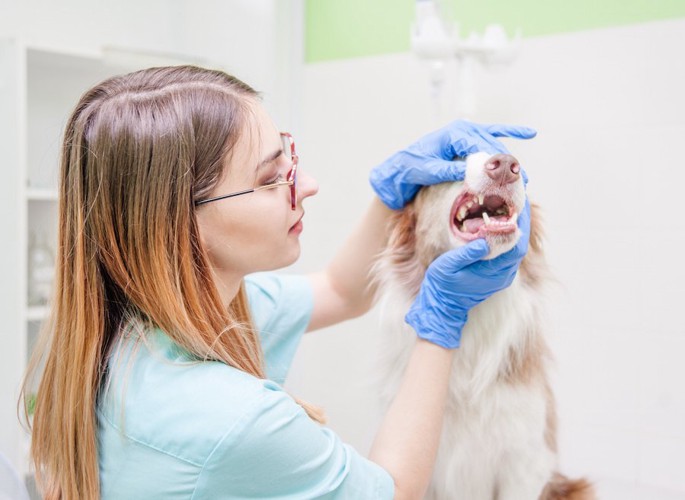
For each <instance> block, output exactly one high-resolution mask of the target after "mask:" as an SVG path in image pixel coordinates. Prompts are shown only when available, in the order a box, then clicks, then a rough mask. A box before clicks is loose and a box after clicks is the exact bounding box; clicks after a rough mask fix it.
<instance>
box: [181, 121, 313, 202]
mask: <svg viewBox="0 0 685 500" xmlns="http://www.w3.org/2000/svg"><path fill="white" fill-rule="evenodd" d="M281 138H282V139H285V140H286V141H287V142H288V143H289V144H290V158H291V161H292V164H293V165H292V167H291V169H290V172H288V180H285V181H280V182H274V183H273V184H267V185H266V186H258V187H256V188H252V189H244V190H242V191H237V192H235V193H229V194H223V195H221V196H215V197H214V198H208V199H206V200H201V201H196V202H195V206H196V207H197V206H200V205H204V204H205V203H211V202H213V201H219V200H225V199H226V198H233V197H235V196H240V195H243V194H249V193H255V192H257V191H265V190H267V189H274V188H277V187H281V186H290V208H291V209H292V210H296V209H297V164H298V163H299V160H300V158H299V156H297V153H296V152H295V141H294V140H293V136H292V135H290V134H289V133H288V132H281ZM284 146H285V142H284Z"/></svg>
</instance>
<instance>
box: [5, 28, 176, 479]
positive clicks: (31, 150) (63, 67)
mask: <svg viewBox="0 0 685 500" xmlns="http://www.w3.org/2000/svg"><path fill="white" fill-rule="evenodd" d="M181 62H183V61H180V60H178V59H171V58H169V57H159V58H156V57H155V56H154V55H150V54H145V55H141V54H136V53H132V52H131V53H123V52H97V51H94V52H92V53H90V54H89V53H78V52H74V51H69V50H58V49H54V48H40V47H32V46H28V45H26V44H24V43H22V42H21V41H18V40H12V39H0V172H2V179H1V180H0V238H2V242H1V243H0V452H2V453H3V454H4V455H5V456H6V457H8V459H9V460H10V462H11V463H12V464H13V465H14V466H15V468H16V469H17V470H18V471H19V472H20V473H21V474H27V473H28V472H29V471H28V447H29V443H30V440H29V436H28V435H27V433H26V432H25V431H24V430H23V428H22V426H21V424H20V422H19V420H18V418H17V400H18V397H19V389H20V386H21V383H22V378H23V375H24V371H25V369H26V365H27V360H28V358H29V357H30V354H31V349H32V347H33V344H34V342H35V340H36V338H37V335H38V332H39V330H40V325H41V322H42V321H43V319H44V318H45V317H46V314H47V311H48V307H47V304H45V301H44V300H37V301H36V300H31V299H35V298H36V297H38V298H40V297H42V292H40V291H39V293H37V294H31V293H30V292H31V287H30V277H31V275H32V269H31V268H30V262H31V260H32V259H31V255H30V242H32V241H33V240H39V241H41V242H42V244H43V245H44V246H45V245H47V247H49V248H50V249H51V252H52V256H53V257H52V258H54V250H55V246H56V241H57V184H58V178H57V177H58V161H59V156H58V154H59V150H60V146H61V140H62V132H63V127H64V125H65V123H66V120H67V118H68V116H69V114H70V113H71V110H72V109H73V108H74V106H75V105H76V103H77V101H78V99H79V97H80V96H81V94H82V93H83V92H84V91H85V90H87V89H88V88H90V87H92V86H93V85H94V84H96V83H97V82H99V81H101V80H103V79H104V78H107V77H109V76H112V75H115V74H119V73H123V72H128V71H132V70H135V69H140V68H142V67H148V66H153V65H163V64H174V63H176V64H178V63H181ZM44 257H45V256H44V255H43V256H39V257H38V258H36V259H33V260H34V261H35V260H42V261H43V262H44V261H45V258H44ZM33 271H35V269H34V270H33ZM39 271H40V273H38V274H39V278H38V279H39V280H41V279H42V280H44V279H45V277H46V273H49V266H43V268H42V269H40V270H39Z"/></svg>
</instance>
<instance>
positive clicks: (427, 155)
mask: <svg viewBox="0 0 685 500" xmlns="http://www.w3.org/2000/svg"><path fill="white" fill-rule="evenodd" d="M536 134H537V132H536V131H535V130H533V129H531V128H528V127H519V126H513V125H481V124H477V123H471V122H467V121H464V120H457V121H455V122H452V123H450V124H449V125H447V126H446V127H443V128H441V129H439V130H436V131H435V132H432V133H430V134H428V135H426V136H424V137H423V138H421V139H419V140H418V141H417V142H415V143H414V144H412V145H411V146H409V147H408V148H407V149H404V150H402V151H399V152H398V153H395V154H394V155H393V156H391V157H390V158H388V159H387V160H386V161H384V162H383V163H381V164H380V165H378V166H377V167H375V168H374V169H373V170H372V171H371V176H370V181H371V186H372V187H373V189H374V191H375V192H376V194H377V195H378V197H379V198H380V199H381V201H383V203H385V205H387V206H388V207H389V208H392V209H394V210H397V209H400V208H402V207H403V206H404V205H406V203H407V202H408V201H410V200H411V199H412V198H413V197H414V196H415V195H416V193H417V192H418V190H419V189H420V188H421V186H428V185H431V184H439V183H441V182H447V181H462V180H464V175H465V172H466V164H465V162H463V161H460V160H455V158H465V157H466V156H468V155H470V154H473V153H476V152H478V151H483V152H486V153H490V154H496V153H508V151H507V149H506V148H505V147H504V145H503V144H502V143H501V142H500V141H499V140H497V138H499V137H512V138H515V139H531V138H533V137H535V135H536ZM523 177H524V182H525V181H527V178H526V175H525V173H524V174H523Z"/></svg>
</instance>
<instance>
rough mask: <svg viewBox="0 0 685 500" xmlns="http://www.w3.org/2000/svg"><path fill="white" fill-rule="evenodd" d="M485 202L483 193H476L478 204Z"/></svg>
mask: <svg viewBox="0 0 685 500" xmlns="http://www.w3.org/2000/svg"><path fill="white" fill-rule="evenodd" d="M484 202H485V195H484V194H483V193H480V194H479V195H478V204H479V205H482V204H483V203H484Z"/></svg>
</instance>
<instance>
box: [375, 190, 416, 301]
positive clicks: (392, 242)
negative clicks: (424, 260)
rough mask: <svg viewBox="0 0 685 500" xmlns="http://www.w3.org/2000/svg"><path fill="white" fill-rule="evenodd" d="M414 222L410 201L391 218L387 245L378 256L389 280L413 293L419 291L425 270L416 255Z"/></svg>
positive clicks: (413, 206) (412, 207) (412, 206)
mask: <svg viewBox="0 0 685 500" xmlns="http://www.w3.org/2000/svg"><path fill="white" fill-rule="evenodd" d="M416 223H417V212H416V208H415V203H414V202H412V203H409V204H408V205H407V206H405V207H404V208H403V209H402V211H401V212H397V213H396V214H395V215H394V216H393V218H392V219H391V221H390V225H391V229H390V236H389V240H388V245H387V247H386V249H385V251H384V252H383V253H382V254H381V258H380V260H381V262H384V263H385V265H384V266H383V267H385V269H386V272H387V273H389V274H391V275H392V278H391V281H392V282H395V283H399V284H401V285H402V287H403V288H404V289H405V290H407V291H408V292H410V293H412V294H414V295H415V294H417V293H418V292H419V288H420V287H421V281H422V280H423V274H424V271H425V270H424V268H423V266H422V265H421V263H420V262H419V259H418V255H417V249H416V243H417V242H416ZM385 277H386V278H390V276H388V275H386V276H385Z"/></svg>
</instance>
